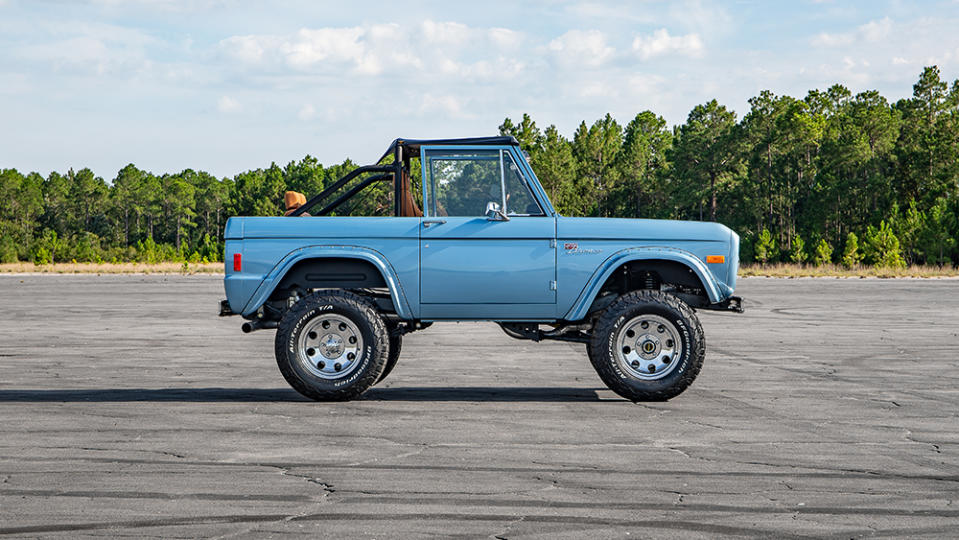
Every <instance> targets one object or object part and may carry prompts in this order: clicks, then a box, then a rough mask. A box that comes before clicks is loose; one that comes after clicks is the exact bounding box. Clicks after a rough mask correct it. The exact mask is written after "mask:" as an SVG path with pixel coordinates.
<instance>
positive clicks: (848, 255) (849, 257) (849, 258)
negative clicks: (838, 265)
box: [842, 232, 862, 268]
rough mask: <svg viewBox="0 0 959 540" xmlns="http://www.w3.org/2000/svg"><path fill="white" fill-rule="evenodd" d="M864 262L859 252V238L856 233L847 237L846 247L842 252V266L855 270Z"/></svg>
mask: <svg viewBox="0 0 959 540" xmlns="http://www.w3.org/2000/svg"><path fill="white" fill-rule="evenodd" d="M860 262H862V253H860V252H859V237H858V236H856V233H852V232H851V233H849V234H847V235H846V247H845V248H843V251H842V265H843V266H845V267H846V268H854V267H856V266H859V263H860Z"/></svg>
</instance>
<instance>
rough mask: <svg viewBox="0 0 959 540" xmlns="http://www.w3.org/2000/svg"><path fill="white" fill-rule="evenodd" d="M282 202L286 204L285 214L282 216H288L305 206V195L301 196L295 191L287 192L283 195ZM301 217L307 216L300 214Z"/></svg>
mask: <svg viewBox="0 0 959 540" xmlns="http://www.w3.org/2000/svg"><path fill="white" fill-rule="evenodd" d="M283 201H284V202H285V203H286V213H285V214H283V215H284V216H288V215H290V214H292V213H293V212H294V211H296V209H297V208H299V207H301V206H303V205H304V204H306V195H303V194H302V193H300V192H297V191H287V192H286V193H284V194H283ZM300 215H301V216H309V215H310V214H307V213H306V212H304V213H302V214H300Z"/></svg>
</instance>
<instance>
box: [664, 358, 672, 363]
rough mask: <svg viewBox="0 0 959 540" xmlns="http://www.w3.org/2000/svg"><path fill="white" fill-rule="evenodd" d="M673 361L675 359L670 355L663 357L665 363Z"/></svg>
mask: <svg viewBox="0 0 959 540" xmlns="http://www.w3.org/2000/svg"><path fill="white" fill-rule="evenodd" d="M672 361H673V359H672V358H670V357H668V356H664V357H663V363H664V364H668V363H670V362H672Z"/></svg>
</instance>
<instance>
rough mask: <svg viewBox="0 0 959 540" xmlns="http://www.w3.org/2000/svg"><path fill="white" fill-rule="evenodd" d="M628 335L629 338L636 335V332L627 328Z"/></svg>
mask: <svg viewBox="0 0 959 540" xmlns="http://www.w3.org/2000/svg"><path fill="white" fill-rule="evenodd" d="M626 337H629V338H631V337H636V332H633V331H632V330H627V331H626Z"/></svg>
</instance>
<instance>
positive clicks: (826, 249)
mask: <svg viewBox="0 0 959 540" xmlns="http://www.w3.org/2000/svg"><path fill="white" fill-rule="evenodd" d="M812 261H813V264H815V265H816V266H823V265H827V264H829V263H831V262H832V246H830V245H829V242H827V241H826V239H825V238H822V239H820V240H819V243H818V244H816V253H815V255H814V256H813V260H812Z"/></svg>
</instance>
